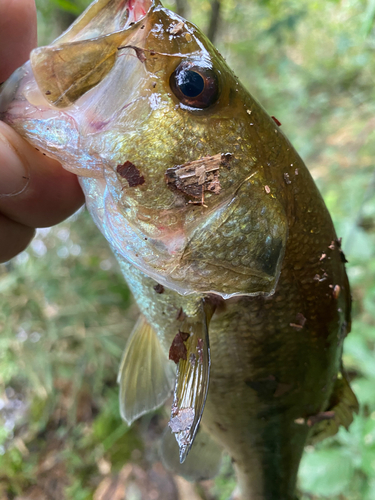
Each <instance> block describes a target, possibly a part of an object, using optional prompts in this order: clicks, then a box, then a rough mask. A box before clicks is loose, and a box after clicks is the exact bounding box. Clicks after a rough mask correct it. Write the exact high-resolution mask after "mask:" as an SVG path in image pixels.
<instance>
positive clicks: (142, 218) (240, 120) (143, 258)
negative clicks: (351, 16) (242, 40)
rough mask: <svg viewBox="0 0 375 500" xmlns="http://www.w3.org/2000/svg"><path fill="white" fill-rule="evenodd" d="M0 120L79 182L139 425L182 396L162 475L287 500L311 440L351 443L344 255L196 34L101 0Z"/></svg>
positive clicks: (135, 6) (289, 151) (169, 16)
mask: <svg viewBox="0 0 375 500" xmlns="http://www.w3.org/2000/svg"><path fill="white" fill-rule="evenodd" d="M0 92H1V93H0V119H1V120H3V121H5V122H6V123H8V124H9V125H11V126H12V127H13V128H14V129H15V130H16V131H17V132H18V133H19V134H20V135H21V136H22V137H24V138H25V139H26V140H28V141H29V142H30V143H31V144H32V145H34V147H36V148H38V149H40V150H41V151H42V152H44V153H45V154H46V155H48V156H51V157H52V158H55V159H57V160H58V161H60V162H61V163H62V165H63V167H64V168H66V169H67V170H69V171H71V172H73V173H75V174H76V175H78V177H79V180H80V184H81V186H82V189H83V191H84V193H85V197H86V205H87V208H88V210H89V211H90V213H91V215H92V217H93V219H94V221H95V223H96V225H97V226H98V227H99V229H100V230H101V232H102V233H103V234H104V236H105V237H106V239H107V240H108V242H109V244H110V246H111V247H112V250H113V252H114V254H115V255H116V257H117V259H118V262H119V264H120V267H121V270H122V272H123V274H124V277H125V279H126V282H127V284H128V286H129V288H130V290H131V291H132V293H133V296H134V299H135V301H136V303H137V304H138V307H139V310H140V317H139V319H138V321H137V323H136V325H135V327H134V330H133V332H132V333H131V335H130V338H129V340H128V343H127V345H126V348H125V352H124V355H123V359H122V362H121V366H120V370H119V384H120V390H119V393H120V411H121V415H122V417H123V419H124V420H125V421H126V422H127V423H128V424H131V423H132V422H133V421H134V420H135V419H137V418H138V417H140V416H141V415H143V414H145V413H147V412H149V411H152V410H154V409H155V408H158V407H160V406H161V405H163V404H164V403H165V402H166V400H167V399H168V398H169V397H170V396H171V395H173V402H172V405H171V410H170V411H171V417H170V421H169V425H168V428H167V429H166V430H165V433H164V435H163V439H162V443H161V453H162V458H163V462H164V464H165V466H166V467H168V468H170V469H171V470H173V471H175V472H176V473H179V474H181V475H184V476H185V477H187V478H189V479H190V480H199V479H205V478H209V477H213V476H214V475H215V474H216V473H217V471H218V469H219V467H220V460H221V455H222V450H224V451H225V452H226V453H228V454H229V455H230V457H231V459H232V462H233V464H234V468H235V471H236V474H237V480H238V490H237V493H235V494H234V496H233V498H236V499H241V500H253V499H256V500H295V499H296V478H297V472H298V467H299V463H300V459H301V456H302V453H303V450H304V446H305V445H306V444H307V443H314V442H316V441H318V440H320V439H323V438H324V437H327V436H330V435H333V434H335V433H336V432H337V430H338V428H339V426H340V425H342V426H344V427H345V428H348V427H349V425H350V423H351V422H352V420H353V414H354V413H355V412H357V411H358V402H357V400H356V397H355V395H354V393H353V392H352V390H351V388H350V385H349V382H348V379H347V376H346V374H345V370H344V367H343V364H342V348H343V342H344V338H345V337H346V335H347V334H348V333H349V332H350V329H351V319H350V309H351V298H350V287H349V283H348V279H347V276H346V272H345V262H346V259H345V256H344V253H343V251H342V248H341V240H340V239H338V237H337V235H336V233H335V229H334V226H333V223H332V220H331V217H330V215H329V213H328V211H327V208H326V206H325V204H324V201H323V199H322V197H321V195H320V193H319V191H318V189H317V187H316V185H315V183H314V181H313V179H312V177H311V175H310V173H309V171H308V170H307V168H306V166H305V165H304V163H303V161H302V159H301V158H300V156H299V155H298V153H297V152H296V151H295V149H294V148H293V146H292V145H291V143H290V142H289V141H288V139H287V138H286V137H285V135H284V134H283V132H282V131H281V129H280V125H281V124H280V122H279V121H278V120H276V119H274V118H273V117H270V116H269V115H268V114H267V112H266V111H265V110H264V109H263V108H262V107H261V105H260V104H259V103H258V102H257V101H256V100H255V99H254V98H253V97H252V96H251V95H250V94H249V92H248V91H247V90H246V89H245V88H244V87H243V86H242V84H241V83H240V82H239V80H238V78H237V77H236V76H235V75H234V74H233V72H232V71H231V70H230V69H229V67H228V65H227V64H226V62H225V60H224V59H223V57H222V56H221V55H220V53H219V52H218V51H217V50H216V49H215V47H214V46H213V45H212V44H211V43H210V41H209V40H208V39H207V38H206V37H205V36H204V35H203V34H202V32H201V31H200V30H199V29H198V28H197V27H196V26H194V25H193V24H191V23H190V22H188V21H186V20H185V19H183V18H182V17H180V16H178V15H177V14H174V13H173V12H171V11H170V10H168V9H166V8H164V7H163V6H162V4H161V3H160V1H159V0H96V1H94V2H93V3H92V4H91V5H90V6H89V7H88V9H87V10H86V11H85V12H84V13H83V14H82V15H81V16H80V17H79V18H78V19H77V20H76V21H75V22H74V23H73V25H72V26H71V27H70V28H69V29H68V30H67V31H66V32H65V33H63V34H62V35H61V36H60V37H59V38H57V39H56V40H55V41H54V42H52V43H51V44H50V45H48V46H46V47H40V48H37V49H35V50H33V51H32V53H31V55H30V61H28V62H27V63H25V64H24V65H23V66H22V67H21V68H19V69H17V70H16V71H15V72H14V74H13V75H12V76H11V77H10V78H9V79H8V80H7V82H5V83H4V84H3V85H2V87H1V91H0Z"/></svg>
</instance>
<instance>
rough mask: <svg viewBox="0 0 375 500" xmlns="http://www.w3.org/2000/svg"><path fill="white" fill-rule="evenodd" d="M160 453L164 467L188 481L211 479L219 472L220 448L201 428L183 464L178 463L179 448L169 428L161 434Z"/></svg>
mask: <svg viewBox="0 0 375 500" xmlns="http://www.w3.org/2000/svg"><path fill="white" fill-rule="evenodd" d="M160 453H161V459H162V462H163V465H164V467H165V468H166V469H169V470H170V471H172V472H174V473H175V474H178V475H179V476H183V477H184V478H185V479H187V480H188V481H203V480H205V479H212V478H213V477H215V476H216V474H217V473H218V472H219V468H220V464H221V459H222V448H221V447H220V446H219V445H218V444H217V443H216V442H215V441H214V440H213V439H212V438H211V437H210V436H209V435H208V434H207V433H206V432H205V431H204V430H203V429H201V428H200V429H199V431H198V433H197V436H196V438H195V440H194V444H193V446H192V448H191V450H190V452H189V455H188V456H187V458H186V460H185V462H184V463H183V464H181V463H180V458H179V455H180V453H179V447H178V444H177V442H176V439H175V437H174V435H173V434H172V433H171V430H170V428H169V427H167V428H166V429H165V431H164V433H163V437H162V441H161V444H160Z"/></svg>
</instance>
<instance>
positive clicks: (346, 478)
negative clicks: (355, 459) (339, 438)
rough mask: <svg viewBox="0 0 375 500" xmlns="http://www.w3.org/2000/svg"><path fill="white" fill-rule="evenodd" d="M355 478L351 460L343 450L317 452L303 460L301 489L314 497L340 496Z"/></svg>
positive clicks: (307, 455) (305, 456)
mask: <svg viewBox="0 0 375 500" xmlns="http://www.w3.org/2000/svg"><path fill="white" fill-rule="evenodd" d="M353 476H354V467H353V464H352V461H351V458H350V457H348V456H346V455H345V454H344V453H343V451H342V450H341V449H327V450H323V449H322V450H315V451H313V452H311V453H306V454H305V455H304V457H303V458H302V462H301V468H300V473H299V478H300V484H301V488H302V489H303V490H304V491H306V492H308V493H312V494H313V495H326V496H328V497H329V496H331V495H339V494H340V493H343V492H345V490H346V489H347V488H348V486H349V485H350V482H351V480H352V478H353Z"/></svg>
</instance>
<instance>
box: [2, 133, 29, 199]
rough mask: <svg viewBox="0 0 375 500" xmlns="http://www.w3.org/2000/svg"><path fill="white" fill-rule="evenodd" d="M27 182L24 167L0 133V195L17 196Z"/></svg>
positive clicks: (15, 152)
mask: <svg viewBox="0 0 375 500" xmlns="http://www.w3.org/2000/svg"><path fill="white" fill-rule="evenodd" d="M28 182H29V176H28V171H27V167H26V165H25V164H24V162H23V161H22V159H21V158H20V155H19V154H18V153H17V150H16V149H15V148H14V147H13V145H12V144H11V143H10V142H9V140H8V139H7V138H6V137H5V136H4V135H3V134H1V133H0V195H7V196H12V195H16V194H19V193H21V192H22V191H23V190H24V189H25V187H26V186H27V184H28Z"/></svg>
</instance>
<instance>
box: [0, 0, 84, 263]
mask: <svg viewBox="0 0 375 500" xmlns="http://www.w3.org/2000/svg"><path fill="white" fill-rule="evenodd" d="M35 46H36V9H35V3H34V0H0V82H3V81H5V80H6V79H7V78H8V77H9V76H10V75H11V73H12V72H13V71H14V70H15V69H17V68H18V67H19V66H21V65H22V64H23V63H24V62H25V61H27V59H28V58H29V54H30V51H31V50H32V49H33V48H34V47H35ZM83 202H84V196H83V193H82V191H81V188H80V186H79V183H78V180H77V177H76V176H75V175H74V174H72V173H70V172H68V171H67V170H64V169H63V168H62V167H61V165H60V164H59V163H58V162H57V161H55V160H52V159H51V158H48V157H47V156H44V155H43V154H42V153H40V152H39V151H37V150H36V149H35V148H34V147H33V146H31V145H30V144H29V143H28V142H26V141H25V140H24V139H22V138H21V137H20V136H19V135H18V134H17V133H16V132H15V131H14V130H13V129H11V128H10V127H9V126H8V125H6V124H5V123H3V122H1V121H0V262H6V261H7V260H9V259H11V258H12V257H14V256H15V255H17V254H18V253H19V252H21V251H22V250H24V249H25V248H26V247H27V245H28V244H29V243H30V241H31V239H32V238H33V236H34V233H35V228H37V227H47V226H53V225H54V224H57V223H58V222H61V221H62V220H64V219H66V218H67V217H69V215H71V214H73V213H74V212H75V211H76V210H77V209H78V208H79V207H80V206H81V205H82V203H83Z"/></svg>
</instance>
